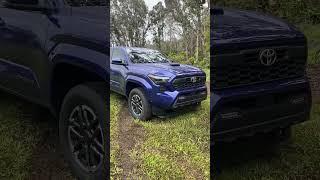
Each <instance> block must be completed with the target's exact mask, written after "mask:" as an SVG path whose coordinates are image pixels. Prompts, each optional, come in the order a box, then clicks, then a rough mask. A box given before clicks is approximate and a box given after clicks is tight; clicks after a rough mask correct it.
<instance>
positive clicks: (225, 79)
mask: <svg viewBox="0 0 320 180" xmlns="http://www.w3.org/2000/svg"><path fill="white" fill-rule="evenodd" d="M275 50H276V53H277V61H276V62H275V64H273V65H271V66H266V65H263V64H262V63H261V62H260V58H259V56H260V50H245V51H242V52H241V55H240V56H238V57H234V59H232V60H233V61H237V60H238V59H237V58H239V61H240V63H239V62H237V63H234V64H232V63H230V64H228V65H223V66H214V67H212V69H211V73H212V74H211V79H212V81H213V83H212V86H213V88H214V89H222V88H228V87H233V86H241V85H248V84H254V83H260V82H268V81H273V80H280V79H286V78H294V77H300V76H303V75H304V74H305V60H304V59H305V57H298V58H300V59H297V57H294V58H292V57H290V52H291V51H290V52H289V50H288V49H285V48H278V49H275ZM302 54H303V53H302ZM300 56H301V55H300ZM231 58H232V57H231ZM218 60H219V59H218Z"/></svg>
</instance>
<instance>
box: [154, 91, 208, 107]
mask: <svg viewBox="0 0 320 180" xmlns="http://www.w3.org/2000/svg"><path fill="white" fill-rule="evenodd" d="M206 98H207V87H206V86H201V87H197V88H192V89H185V90H180V91H177V90H176V91H164V92H156V93H154V94H153V95H152V98H151V101H152V102H151V103H152V105H153V108H155V109H162V110H170V109H176V108H180V107H184V106H188V105H192V104H196V103H200V102H201V101H203V100H205V99H206Z"/></svg>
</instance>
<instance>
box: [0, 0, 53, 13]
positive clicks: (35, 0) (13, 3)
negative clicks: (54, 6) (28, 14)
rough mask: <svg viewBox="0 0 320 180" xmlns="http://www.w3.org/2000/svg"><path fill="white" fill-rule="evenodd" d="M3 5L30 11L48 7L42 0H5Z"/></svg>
mask: <svg viewBox="0 0 320 180" xmlns="http://www.w3.org/2000/svg"><path fill="white" fill-rule="evenodd" d="M3 5H4V6H5V7H7V8H12V9H21V10H32V11H43V10H46V9H49V8H48V6H47V5H46V4H44V1H41V2H39V0H5V1H4V4H3Z"/></svg>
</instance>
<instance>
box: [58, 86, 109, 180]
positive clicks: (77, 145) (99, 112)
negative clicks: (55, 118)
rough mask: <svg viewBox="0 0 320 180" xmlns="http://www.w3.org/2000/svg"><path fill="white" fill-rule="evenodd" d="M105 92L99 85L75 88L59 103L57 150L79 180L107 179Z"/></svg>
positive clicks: (104, 87)
mask: <svg viewBox="0 0 320 180" xmlns="http://www.w3.org/2000/svg"><path fill="white" fill-rule="evenodd" d="M106 91H107V89H106V86H105V85H103V84H98V83H91V84H83V85H78V86H76V87H74V88H72V89H71V90H70V91H69V92H68V93H67V95H66V96H65V98H64V100H63V103H62V107H61V111H60V119H59V136H60V143H61V148H62V150H63V153H64V157H65V159H66V161H67V162H68V163H69V165H70V168H71V170H72V172H73V173H74V175H75V176H76V177H77V178H79V179H85V180H93V179H106V177H108V174H107V173H108V172H109V169H108V166H107V164H108V162H107V157H109V155H108V154H109V143H108V141H107V137H109V134H108V133H107V132H109V130H108V129H109V127H108V126H107V125H108V124H107V119H108V117H109V113H108V110H107V102H108V99H107V92H106ZM94 117H96V118H94ZM81 119H82V120H81ZM94 119H96V120H94Z"/></svg>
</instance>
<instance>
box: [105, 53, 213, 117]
mask: <svg viewBox="0 0 320 180" xmlns="http://www.w3.org/2000/svg"><path fill="white" fill-rule="evenodd" d="M110 63H111V65H110V89H111V90H112V91H114V92H116V93H119V94H121V95H123V96H126V97H127V98H128V106H129V111H130V113H131V115H132V116H133V117H134V118H137V119H141V120H147V119H150V118H151V117H152V115H153V114H155V115H163V114H164V113H165V112H166V111H170V110H174V109H177V108H181V107H184V106H188V105H197V104H200V103H201V101H203V100H205V99H206V97H207V88H206V84H205V83H206V74H205V73H204V72H203V71H202V70H201V69H199V68H196V67H193V66H190V65H183V64H178V63H173V62H171V61H170V60H169V59H168V58H166V57H165V56H164V55H162V54H161V53H160V52H159V51H156V50H152V49H146V48H135V47H112V48H111V61H110Z"/></svg>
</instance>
